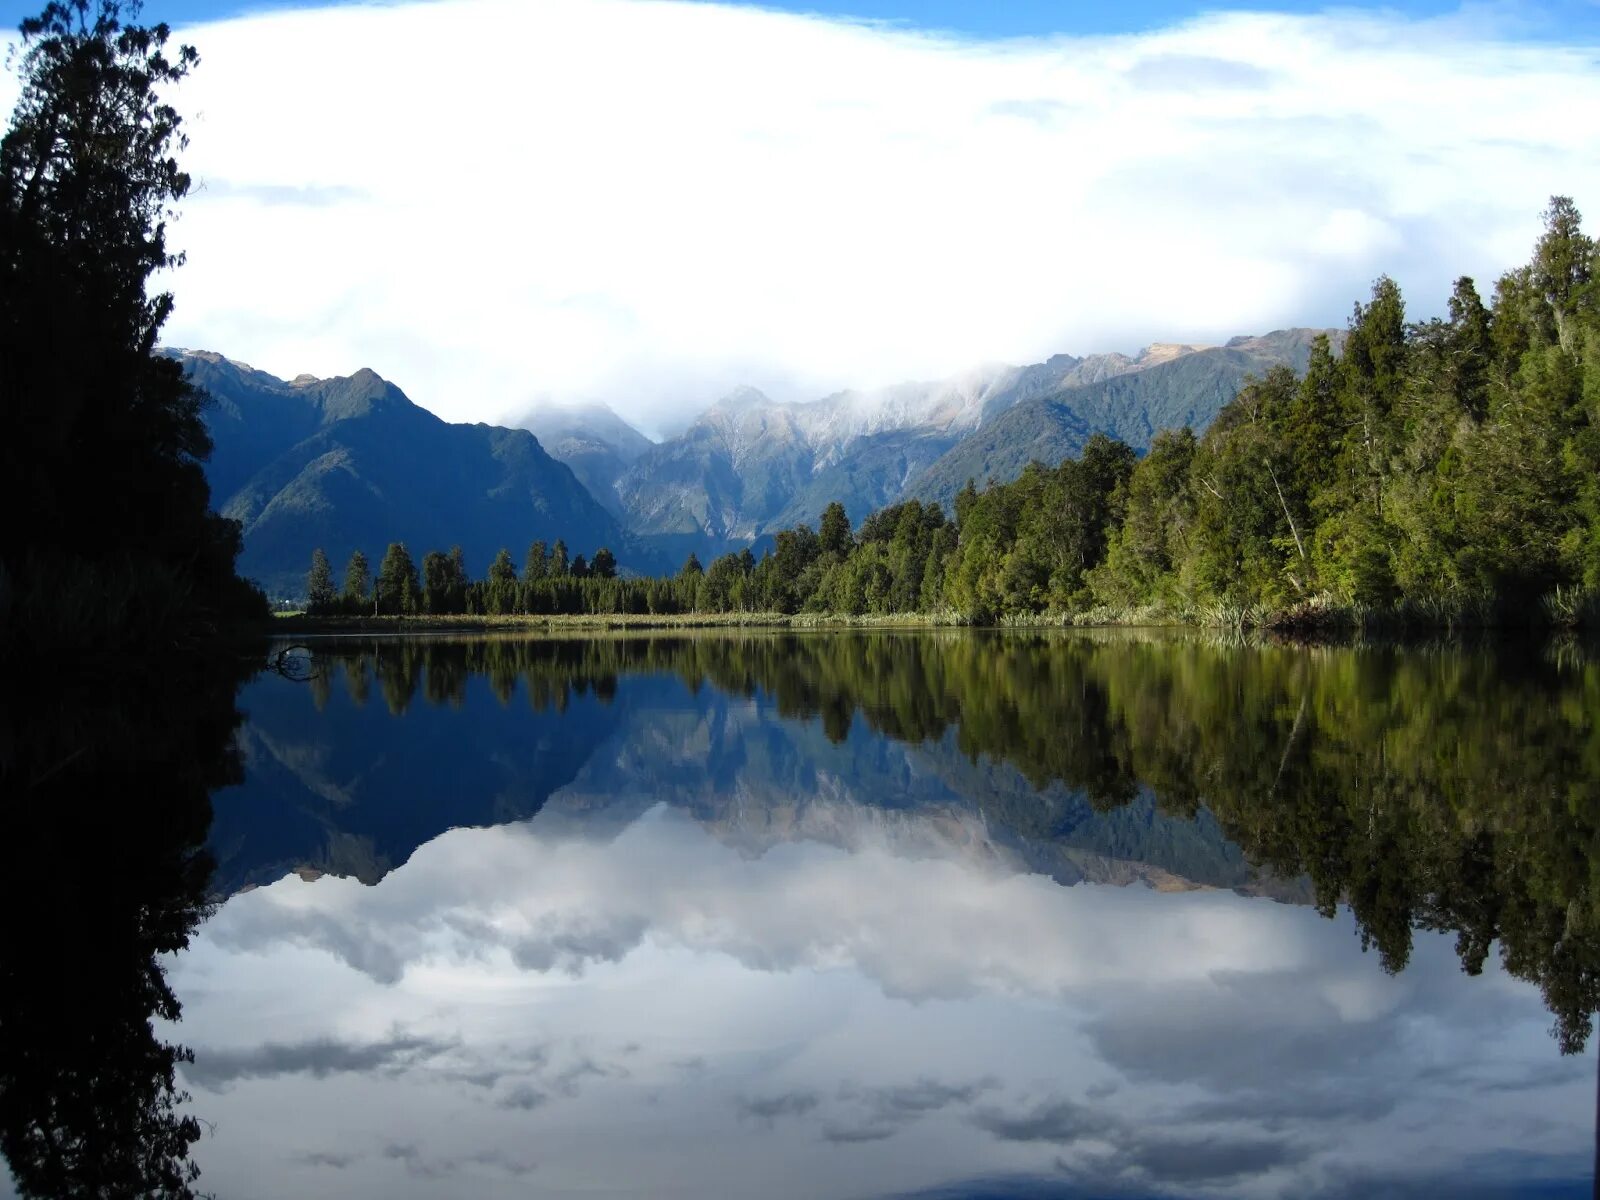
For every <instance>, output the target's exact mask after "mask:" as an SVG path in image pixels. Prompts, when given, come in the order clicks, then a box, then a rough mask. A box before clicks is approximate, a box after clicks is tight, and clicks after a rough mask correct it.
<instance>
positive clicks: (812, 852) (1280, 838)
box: [7, 631, 1600, 1198]
mask: <svg viewBox="0 0 1600 1200" xmlns="http://www.w3.org/2000/svg"><path fill="white" fill-rule="evenodd" d="M312 645H313V647H314V652H313V653H312V654H311V655H310V656H309V657H307V656H297V658H296V660H295V665H296V668H297V669H296V670H292V671H290V675H294V674H297V673H298V674H305V675H307V676H309V677H308V678H305V679H297V678H291V677H286V676H285V675H283V674H279V673H275V672H267V673H262V674H259V675H257V676H256V677H255V678H254V679H252V680H251V681H249V682H247V683H246V684H245V685H244V686H243V687H242V689H241V690H240V692H239V694H238V697H237V701H236V703H237V707H238V709H239V710H240V712H241V713H242V714H243V719H242V722H241V723H240V724H239V726H238V730H237V734H236V738H237V743H236V744H237V746H238V751H239V757H238V760H237V762H235V763H234V764H233V766H232V769H231V770H229V771H226V772H222V773H221V774H217V775H215V776H213V777H208V779H207V781H206V786H215V784H216V782H218V781H219V780H224V779H226V780H231V782H226V783H225V785H224V786H221V787H219V788H216V790H215V791H214V794H213V795H212V798H211V806H212V818H213V819H212V821H211V823H210V825H209V828H208V829H207V827H206V826H205V825H203V824H202V825H200V829H202V830H204V831H205V832H204V834H203V836H204V838H205V841H206V845H207V846H208V847H209V850H210V854H211V856H212V857H213V858H214V860H215V870H214V871H213V872H212V873H211V874H210V875H209V877H206V876H204V875H203V874H202V875H201V877H200V878H198V879H193V878H191V879H190V880H189V883H188V884H187V885H186V886H189V887H190V889H191V892H192V893H193V894H192V895H191V896H190V899H188V900H184V901H182V903H181V904H179V903H177V902H174V908H175V909H182V910H183V911H184V912H186V913H188V914H189V915H188V917H187V918H185V919H188V920H190V923H191V925H192V928H193V931H192V933H191V934H190V936H189V944H188V947H187V949H184V950H181V951H179V952H176V953H160V954H159V955H158V957H157V960H156V961H158V962H159V964H160V965H161V966H162V967H163V968H164V969H165V972H166V977H167V983H168V986H169V987H170V989H171V993H172V995H173V996H174V997H175V999H176V1001H177V1003H178V1004H181V1006H182V1016H181V1020H180V1021H178V1022H176V1023H171V1022H168V1021H165V1020H162V1019H161V1016H160V1014H161V1012H162V1011H163V1010H162V1009H161V1007H160V1005H159V1004H157V1005H156V1007H155V1009H154V1011H155V1012H156V1013H157V1021H156V1026H155V1033H156V1036H157V1038H158V1039H163V1040H165V1041H169V1042H180V1043H182V1044H183V1045H185V1046H187V1047H189V1048H191V1049H192V1050H193V1055H194V1058H193V1061H192V1062H182V1061H180V1062H178V1063H177V1064H176V1071H177V1074H176V1083H177V1085H178V1087H179V1088H181V1089H182V1090H184V1091H187V1092H188V1093H189V1095H190V1099H189V1100H188V1101H187V1102H186V1103H184V1104H183V1105H182V1107H181V1108H180V1109H179V1114H181V1115H190V1114H192V1115H193V1116H195V1117H196V1118H198V1119H199V1120H200V1121H201V1122H203V1124H202V1127H201V1136H200V1137H199V1140H198V1141H196V1142H195V1144H194V1146H193V1150H192V1158H193V1161H194V1162H195V1163H196V1164H197V1165H198V1166H199V1168H200V1170H201V1175H200V1178H199V1181H198V1183H197V1184H196V1186H197V1187H198V1188H200V1189H202V1190H205V1191H209V1192H213V1193H215V1194H216V1195H218V1196H220V1197H283V1196H374V1197H377V1196H385V1197H387V1196H400V1197H405V1196H417V1197H422V1196H427V1197H444V1196H491V1197H493V1196H518V1197H522V1196H534V1195H536V1196H549V1197H567V1196H571V1197H597V1196H605V1197H622V1196H651V1197H696V1198H700V1197H723V1196H726V1197H745V1196H750V1197H777V1196H793V1197H869V1196H927V1197H935V1196H937V1197H957V1196H985V1197H990V1196H992V1197H1002V1196H1006V1197H1009V1196H1017V1197H1044V1196H1060V1197H1124V1196H1131V1197H1181V1196H1205V1197H1223V1196H1226V1197H1234V1196H1238V1197H1313V1196H1315V1197H1358V1196H1359V1197H1368V1196H1392V1197H1412V1196H1415V1197H1424V1196H1426V1197H1435V1196H1468V1197H1479V1196H1482V1197H1487V1196H1539V1197H1555V1196H1580V1195H1581V1196H1587V1195H1590V1194H1591V1179H1592V1170H1593V1163H1594V1154H1595V1131H1596V1120H1595V1096H1596V1061H1595V1050H1594V1045H1593V1040H1592V1039H1591V1038H1590V1026H1591V1021H1592V1016H1593V1013H1594V1011H1595V1009H1596V1007H1597V1004H1600V928H1597V919H1600V903H1597V900H1596V897H1597V894H1600V893H1597V887H1600V871H1597V870H1596V863H1597V861H1600V857H1597V853H1596V851H1597V848H1600V847H1597V842H1596V831H1597V829H1600V658H1597V657H1596V656H1595V655H1594V654H1593V653H1592V652H1590V653H1588V654H1586V653H1584V652H1583V651H1582V650H1581V649H1578V648H1574V647H1571V646H1566V647H1563V646H1535V647H1518V648H1515V649H1501V650H1475V649H1470V648H1460V647H1455V648H1433V649H1409V650H1395V649H1382V648H1379V649H1372V648H1312V649H1307V648H1291V647H1275V646H1251V645H1223V644H1219V643H1217V642H1216V641H1214V640H1209V639H1206V638H1203V637H1199V636H1187V635H1171V636H1161V637H1148V636H1131V635H1108V636H1098V635H1068V634H1063V635H1058V636H1035V635H1020V634H1019V635H1009V634H981V633H971V632H962V631H951V632H929V633H892V634H878V633H818V634H806V635H790V634H759V635H727V634H708V635H704V636H691V637H685V636H637V637H604V638H592V639H570V640H549V639H529V638H510V637H507V638H494V639H488V638H471V639H465V638H463V639H449V638H441V639H429V640H421V639H415V640H388V641H380V640H369V641H364V642H344V641H317V642H314V643H312ZM199 786H200V785H198V784H197V785H196V787H197V788H198V787H199ZM203 790H204V789H203V788H202V789H201V791H203ZM119 836H120V835H119ZM130 856H132V857H141V858H149V857H152V854H151V853H150V852H149V851H148V849H147V848H141V847H138V846H124V847H120V848H119V847H116V846H112V847H110V848H108V849H107V850H106V851H105V861H106V865H104V866H103V867H102V868H101V871H102V875H104V874H105V873H107V872H109V873H112V874H114V873H115V871H117V870H120V869H122V868H120V867H117V866H113V865H110V864H113V863H121V862H123V861H125V860H126V859H127V858H129V857H130ZM154 857H159V855H155V856H154ZM173 861H174V862H178V861H181V856H179V858H177V859H174V860H173ZM85 869H86V870H87V869H93V864H85ZM35 874H37V875H39V876H40V877H43V876H44V875H45V872H44V871H38V872H35ZM10 886H12V887H14V888H15V887H19V886H21V885H20V884H16V883H13V884H12V885H10ZM29 886H31V887H37V886H46V885H43V884H37V883H31V884H30V885H29ZM138 886H144V885H137V886H136V884H135V883H130V884H126V885H119V888H118V889H116V890H117V891H118V893H119V894H122V895H125V896H129V895H135V894H143V893H140V892H138ZM149 886H151V887H153V886H154V885H153V884H151V885H149ZM195 889H200V890H198V891H197V890H195ZM108 894H109V893H108ZM184 894H185V895H189V893H184ZM13 899H15V897H13ZM102 903H115V901H114V900H107V901H102ZM141 903H143V902H141ZM184 905H189V907H188V908H184V907H183V906H184ZM155 907H156V909H157V910H159V905H158V906H155ZM141 911H145V912H146V913H148V912H149V911H151V906H150V905H149V904H146V905H145V908H144V909H143V910H141ZM90 919H91V920H92V919H93V914H90ZM180 932H181V931H180ZM173 936H174V937H176V936H177V935H173ZM139 944H140V945H141V946H147V945H153V946H155V948H156V949H157V950H160V949H161V948H162V944H161V943H160V942H159V940H156V941H151V940H149V939H146V940H145V941H141V942H140V943H139ZM174 944H175V943H174ZM97 986H99V987H101V989H102V990H104V987H103V985H97ZM47 999H48V997H47ZM106 1003H109V1001H108V1002H106ZM129 1003H130V1005H131V1003H132V1002H131V1001H130V1002H129ZM45 1005H46V1000H40V1001H37V1003H36V1004H35V1007H38V1008H40V1009H41V1011H42V1010H43V1008H44V1006H45ZM148 1007H149V1006H148V1005H147V1010H148ZM85 1012H86V1013H88V1015H87V1016H84V1017H82V1018H81V1019H83V1020H88V1021H91V1022H92V1021H94V1020H96V1019H97V1017H96V1016H95V1014H94V1013H93V1012H92V1011H90V1010H89V1009H87V1008H86V1009H85ZM168 1015H170V1012H169V1014H168ZM37 1019H39V1020H46V1019H55V1018H53V1017H38V1018H37ZM17 1020H18V1019H17V1018H16V1017H15V1016H13V1017H12V1030H11V1032H12V1037H13V1039H15V1037H16V1036H17V1031H18V1024H17ZM130 1036H133V1035H130ZM135 1040H137V1038H135ZM140 1045H141V1046H143V1045H144V1043H142V1042H141V1043H140ZM141 1052H142V1051H141ZM40 1086H41V1087H44V1086H50V1087H56V1088H58V1090H60V1089H62V1087H63V1085H61V1084H60V1082H59V1081H57V1080H46V1081H45V1082H44V1083H41V1085H40ZM28 1153H29V1150H28V1149H27V1146H26V1139H24V1141H23V1142H19V1141H17V1140H16V1139H15V1138H13V1139H12V1140H11V1141H9V1142H8V1143H7V1155H8V1157H11V1158H13V1160H14V1161H20V1160H19V1159H18V1156H19V1155H22V1156H26V1155H27V1154H28Z"/></svg>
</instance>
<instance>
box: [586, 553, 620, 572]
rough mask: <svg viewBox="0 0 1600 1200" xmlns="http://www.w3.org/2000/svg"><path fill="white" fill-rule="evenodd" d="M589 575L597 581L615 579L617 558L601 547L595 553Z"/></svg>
mask: <svg viewBox="0 0 1600 1200" xmlns="http://www.w3.org/2000/svg"><path fill="white" fill-rule="evenodd" d="M589 574H591V575H593V576H594V577H595V578H596V579H615V578H616V577H617V558H616V555H614V554H612V553H611V551H610V550H609V549H608V548H607V547H605V546H601V547H600V549H598V550H596V551H595V552H594V561H593V562H592V563H590V564H589Z"/></svg>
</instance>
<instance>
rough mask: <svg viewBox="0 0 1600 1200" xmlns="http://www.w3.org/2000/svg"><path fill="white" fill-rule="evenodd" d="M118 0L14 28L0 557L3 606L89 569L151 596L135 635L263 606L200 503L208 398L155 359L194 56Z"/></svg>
mask: <svg viewBox="0 0 1600 1200" xmlns="http://www.w3.org/2000/svg"><path fill="white" fill-rule="evenodd" d="M123 9H124V6H123V5H122V4H120V3H117V2H116V0H95V2H91V0H58V2H56V3H51V4H48V5H46V7H45V9H44V11H43V12H42V13H41V14H40V15H39V16H37V17H34V18H31V19H29V20H27V21H25V22H24V23H23V25H22V35H23V46H24V51H23V55H22V59H21V74H22V93H21V96H20V98H19V100H18V102H17V105H16V108H15V110H14V111H13V113H12V118H11V124H10V128H9V130H8V131H7V132H6V134H5V137H4V139H3V141H0V275H3V277H4V280H5V284H4V287H0V391H3V394H4V397H5V404H6V409H7V415H8V429H7V436H6V438H5V439H4V444H3V445H0V487H3V488H4V489H6V495H5V508H6V510H7V511H8V512H11V513H21V512H27V513H28V514H29V517H28V520H27V521H25V522H22V523H20V524H19V525H17V527H16V528H15V529H14V530H12V531H11V535H10V536H8V537H7V539H6V542H5V550H4V560H3V561H4V564H5V566H6V567H7V575H8V577H9V579H10V581H11V588H12V589H14V594H13V595H11V596H10V597H9V603H10V604H11V606H12V609H13V613H14V614H15V615H17V616H20V617H23V618H27V617H29V616H30V615H31V614H32V612H33V610H35V609H39V608H42V607H44V606H46V605H47V604H48V602H49V599H50V598H49V597H48V596H44V595H41V594H39V593H38V592H36V591H35V589H36V588H37V587H38V586H41V583H40V581H42V580H45V579H48V578H52V577H55V576H57V575H58V574H61V573H66V574H74V573H76V574H79V575H84V574H95V575H98V576H100V577H102V578H105V579H107V580H117V579H121V580H126V581H136V582H137V583H138V585H139V586H141V587H149V588H156V589H159V592H160V594H159V595H153V596H151V597H150V598H149V600H148V601H145V602H141V607H142V608H144V609H145V610H146V611H148V612H152V613H157V612H158V613H161V614H163V620H164V622H165V627H164V628H162V629H160V630H159V631H157V630H154V629H152V630H148V631H146V632H147V634H148V635H149V636H156V635H157V633H158V632H159V634H160V635H161V636H164V637H168V638H171V637H173V636H176V635H178V634H180V633H183V634H192V633H193V632H194V631H195V630H197V629H204V628H207V627H214V626H215V625H216V623H217V622H219V621H220V620H223V619H227V618H232V617H234V616H249V617H257V618H259V617H264V615H265V603H264V601H263V600H262V598H261V597H260V595H259V593H257V592H256V591H254V589H253V588H251V587H250V586H249V585H247V584H245V583H243V581H241V580H240V579H239V578H238V577H237V575H236V574H235V573H234V559H235V556H236V555H237V554H238V551H239V528H238V526H237V524H236V523H234V522H231V521H226V520H224V519H222V518H220V517H218V516H216V515H215V514H214V513H212V512H211V511H210V510H209V501H210V496H209V492H208V491H207V488H206V482H205V477H204V475H203V473H202V470H201V466H200V460H201V459H203V458H204V457H205V456H206V454H207V453H208V452H209V450H210V441H209V439H208V438H207V435H206V431H205V426H204V424H203V423H202V421H201V418H200V411H201V406H202V403H203V401H204V395H203V394H202V393H201V392H199V391H198V390H196V389H195V388H194V387H192V386H191V385H190V384H189V383H188V382H187V381H186V380H185V379H184V376H183V372H182V368H181V367H180V365H179V364H178V363H176V362H174V361H173V360H171V359H168V358H166V357H162V356H158V355H156V354H155V353H154V351H155V345H156V338H157V336H158V335H159V333H160V330H161V327H162V325H163V323H164V322H165V321H166V319H167V317H168V315H169V314H170V313H171V311H172V297H171V296H170V295H169V294H166V293H157V294H153V295H152V294H149V293H148V292H147V285H148V284H149V282H150V279H151V276H152V275H153V274H154V273H155V272H157V271H160V270H163V269H167V268H172V267H175V266H177V265H179V263H180V262H181V261H182V259H181V256H180V255H176V254H174V253H172V252H171V251H170V250H169V249H168V246H167V239H166V229H167V222H168V220H169V219H170V218H171V216H172V213H173V206H174V205H175V204H176V202H177V201H179V200H181V199H182V198H183V196H184V195H185V194H186V193H187V191H188V189H189V176H188V175H187V174H185V173H184V172H183V171H182V170H181V169H180V168H179V166H178V163H177V159H176V157H175V155H176V153H177V152H179V151H181V150H182V149H183V147H184V144H185V138H184V135H183V133H182V131H181V125H182V122H181V119H180V117H179V116H178V113H177V111H176V110H175V109H174V108H173V107H172V106H171V105H170V104H168V103H167V102H166V101H165V99H164V98H163V96H164V93H165V91H166V90H167V89H169V88H171V87H172V86H174V85H176V84H178V83H179V82H180V81H181V80H182V79H183V78H184V77H185V76H186V75H187V74H188V72H189V71H190V69H191V68H193V67H194V66H195V65H196V63H197V62H198V61H199V60H198V57H197V55H196V54H195V51H194V50H193V49H192V48H191V47H187V46H185V47H181V48H179V49H178V50H177V51H176V53H173V52H171V51H169V49H168V46H167V39H168V30H167V27H166V26H165V25H153V26H148V27H146V26H139V25H136V24H131V23H128V22H127V21H125V20H124V12H123ZM69 559H70V560H74V561H75V562H77V563H81V564H82V566H81V569H80V568H79V567H74V566H72V565H71V564H68V563H67V562H66V560H69ZM25 564H26V569H24V565H25ZM114 590H117V591H121V590H124V589H121V588H114ZM83 615H84V619H85V621H86V622H88V623H92V622H93V621H94V620H95V619H96V614H95V613H93V612H90V611H86V612H85V613H84V614H83ZM107 619H113V618H112V615H111V614H110V613H109V612H108V613H107ZM82 632H83V635H84V636H85V637H92V631H91V630H90V629H88V628H87V627H86V628H84V630H83V631H82Z"/></svg>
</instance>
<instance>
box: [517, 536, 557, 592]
mask: <svg viewBox="0 0 1600 1200" xmlns="http://www.w3.org/2000/svg"><path fill="white" fill-rule="evenodd" d="M549 574H550V547H549V546H547V545H546V544H545V543H544V542H543V541H537V542H534V543H533V545H531V546H529V547H528V557H527V558H525V559H524V560H523V563H522V582H523V583H537V582H538V581H539V580H541V579H543V578H545V577H546V576H547V575H549Z"/></svg>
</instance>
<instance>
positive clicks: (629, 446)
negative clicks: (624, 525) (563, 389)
mask: <svg viewBox="0 0 1600 1200" xmlns="http://www.w3.org/2000/svg"><path fill="white" fill-rule="evenodd" d="M522 427H523V428H524V429H527V430H528V431H529V432H530V433H532V434H533V435H534V436H535V437H537V438H538V439H539V444H540V445H542V446H543V447H544V448H545V452H546V453H548V454H549V455H550V457H551V458H554V459H556V460H557V461H559V462H564V463H566V464H567V466H569V467H571V468H572V473H573V474H574V475H576V476H577V477H578V482H580V483H581V484H583V486H584V487H585V488H586V489H587V490H588V492H589V494H590V495H591V496H593V497H594V498H595V499H596V500H598V501H599V502H600V503H601V504H602V505H604V506H605V507H606V508H607V509H609V510H610V511H611V512H612V513H613V514H614V515H616V516H619V517H620V516H622V514H623V508H622V502H621V500H620V499H619V498H618V496H617V481H618V480H619V479H621V478H622V475H623V473H624V472H625V471H627V469H628V467H629V466H631V465H632V464H633V463H634V461H635V460H637V459H638V458H639V456H640V455H642V454H644V453H645V452H646V451H648V450H649V449H650V448H651V447H652V446H653V445H654V444H655V443H654V442H652V441H651V440H650V439H649V438H647V437H645V435H644V434H642V433H640V432H639V431H638V430H637V429H635V428H634V427H633V426H632V425H629V424H628V423H627V422H626V421H624V420H623V419H622V418H621V417H619V416H617V414H616V413H614V412H612V411H611V409H610V408H608V407H607V406H606V405H604V404H587V405H582V406H575V407H567V408H542V409H538V410H536V411H534V412H531V413H529V414H528V415H527V416H526V417H525V418H524V419H523V421H522Z"/></svg>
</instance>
